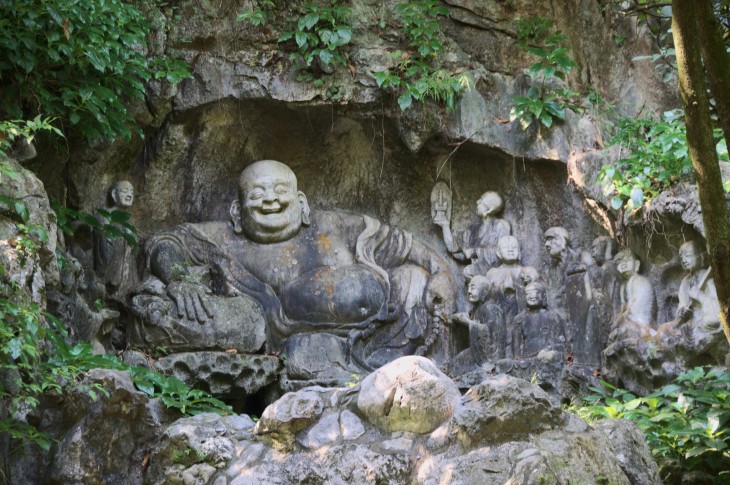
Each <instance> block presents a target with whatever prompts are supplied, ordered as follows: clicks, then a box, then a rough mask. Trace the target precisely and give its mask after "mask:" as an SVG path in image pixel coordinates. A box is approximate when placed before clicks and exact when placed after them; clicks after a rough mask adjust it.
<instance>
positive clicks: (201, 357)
mask: <svg viewBox="0 0 730 485" xmlns="http://www.w3.org/2000/svg"><path fill="white" fill-rule="evenodd" d="M154 368H155V369H156V370H158V371H160V372H162V373H163V374H166V375H172V376H174V377H177V378H178V379H180V380H181V381H183V382H184V383H185V384H187V385H188V386H190V387H194V388H196V389H203V390H206V391H208V392H210V393H211V394H213V395H214V396H217V397H223V398H228V397H240V396H251V395H253V394H256V393H257V392H259V391H260V390H261V389H263V388H264V387H266V386H268V385H269V384H271V383H272V382H274V381H275V380H276V379H277V377H278V376H279V373H280V372H281V369H282V365H281V361H280V359H279V358H278V357H276V356H273V355H247V354H231V353H227V352H184V353H179V354H172V355H168V356H166V357H163V358H161V359H159V360H158V361H157V362H155V364H154Z"/></svg>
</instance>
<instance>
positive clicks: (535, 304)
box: [525, 281, 546, 309]
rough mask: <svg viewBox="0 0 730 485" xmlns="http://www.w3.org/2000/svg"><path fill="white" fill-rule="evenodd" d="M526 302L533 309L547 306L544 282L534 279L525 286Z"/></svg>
mask: <svg viewBox="0 0 730 485" xmlns="http://www.w3.org/2000/svg"><path fill="white" fill-rule="evenodd" d="M525 302H526V303H527V307H528V308H531V309H537V308H545V305H546V298H545V287H544V286H543V285H542V283H538V282H536V281H534V282H532V283H530V284H528V285H527V286H526V287H525Z"/></svg>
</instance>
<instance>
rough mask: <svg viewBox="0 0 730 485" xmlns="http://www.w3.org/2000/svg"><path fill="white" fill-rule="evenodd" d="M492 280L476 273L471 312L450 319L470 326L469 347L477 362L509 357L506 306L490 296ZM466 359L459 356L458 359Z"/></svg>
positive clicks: (470, 289) (470, 295) (471, 283)
mask: <svg viewBox="0 0 730 485" xmlns="http://www.w3.org/2000/svg"><path fill="white" fill-rule="evenodd" d="M488 294H489V280H488V279H487V277H486V276H479V275H477V276H474V277H473V278H472V279H471V281H469V285H468V291H467V296H468V298H469V303H471V304H472V311H471V312H470V313H455V314H453V315H451V319H450V321H451V322H452V323H458V324H461V325H465V326H466V327H467V328H468V329H469V349H468V350H467V351H468V352H469V353H470V354H471V358H472V359H473V362H474V364H476V365H477V366H480V365H482V364H484V363H485V362H496V361H497V360H499V359H502V358H504V357H505V349H506V347H507V339H506V337H507V332H506V329H505V326H504V317H503V314H502V309H501V308H500V307H499V306H498V305H495V304H493V303H491V302H490V301H489V299H488ZM459 360H463V359H459V358H458V357H457V361H459Z"/></svg>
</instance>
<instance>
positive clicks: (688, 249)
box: [670, 241, 722, 341]
mask: <svg viewBox="0 0 730 485" xmlns="http://www.w3.org/2000/svg"><path fill="white" fill-rule="evenodd" d="M706 256H707V253H706V251H705V248H704V247H703V246H702V245H701V244H700V243H699V242H698V241H689V242H686V243H684V244H683V245H682V246H681V247H680V248H679V260H680V262H681V264H682V269H684V270H685V272H686V273H685V276H684V278H682V282H681V283H680V285H679V293H678V295H677V296H678V299H679V306H678V308H677V316H676V319H675V320H674V321H673V322H670V324H671V323H675V324H676V326H677V327H680V328H682V330H683V332H684V334H685V336H686V338H688V339H690V340H693V341H700V340H703V339H704V338H705V337H707V335H708V334H712V333H716V332H718V331H721V330H722V329H721V327H720V302H719V301H718V299H717V292H716V290H715V281H714V279H713V278H712V274H711V270H710V268H709V265H708V264H707V263H706V262H705V261H706V259H707V258H706Z"/></svg>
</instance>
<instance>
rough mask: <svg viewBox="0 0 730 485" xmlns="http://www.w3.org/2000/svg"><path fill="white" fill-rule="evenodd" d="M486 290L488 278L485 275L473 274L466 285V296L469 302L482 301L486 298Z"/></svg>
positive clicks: (487, 289)
mask: <svg viewBox="0 0 730 485" xmlns="http://www.w3.org/2000/svg"><path fill="white" fill-rule="evenodd" d="M488 292H489V280H488V279H487V277H486V276H481V275H478V276H474V277H473V278H472V279H471V280H470V281H469V286H468V287H467V297H468V298H469V303H473V304H477V303H482V302H483V301H485V300H486V299H487V293H488Z"/></svg>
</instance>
